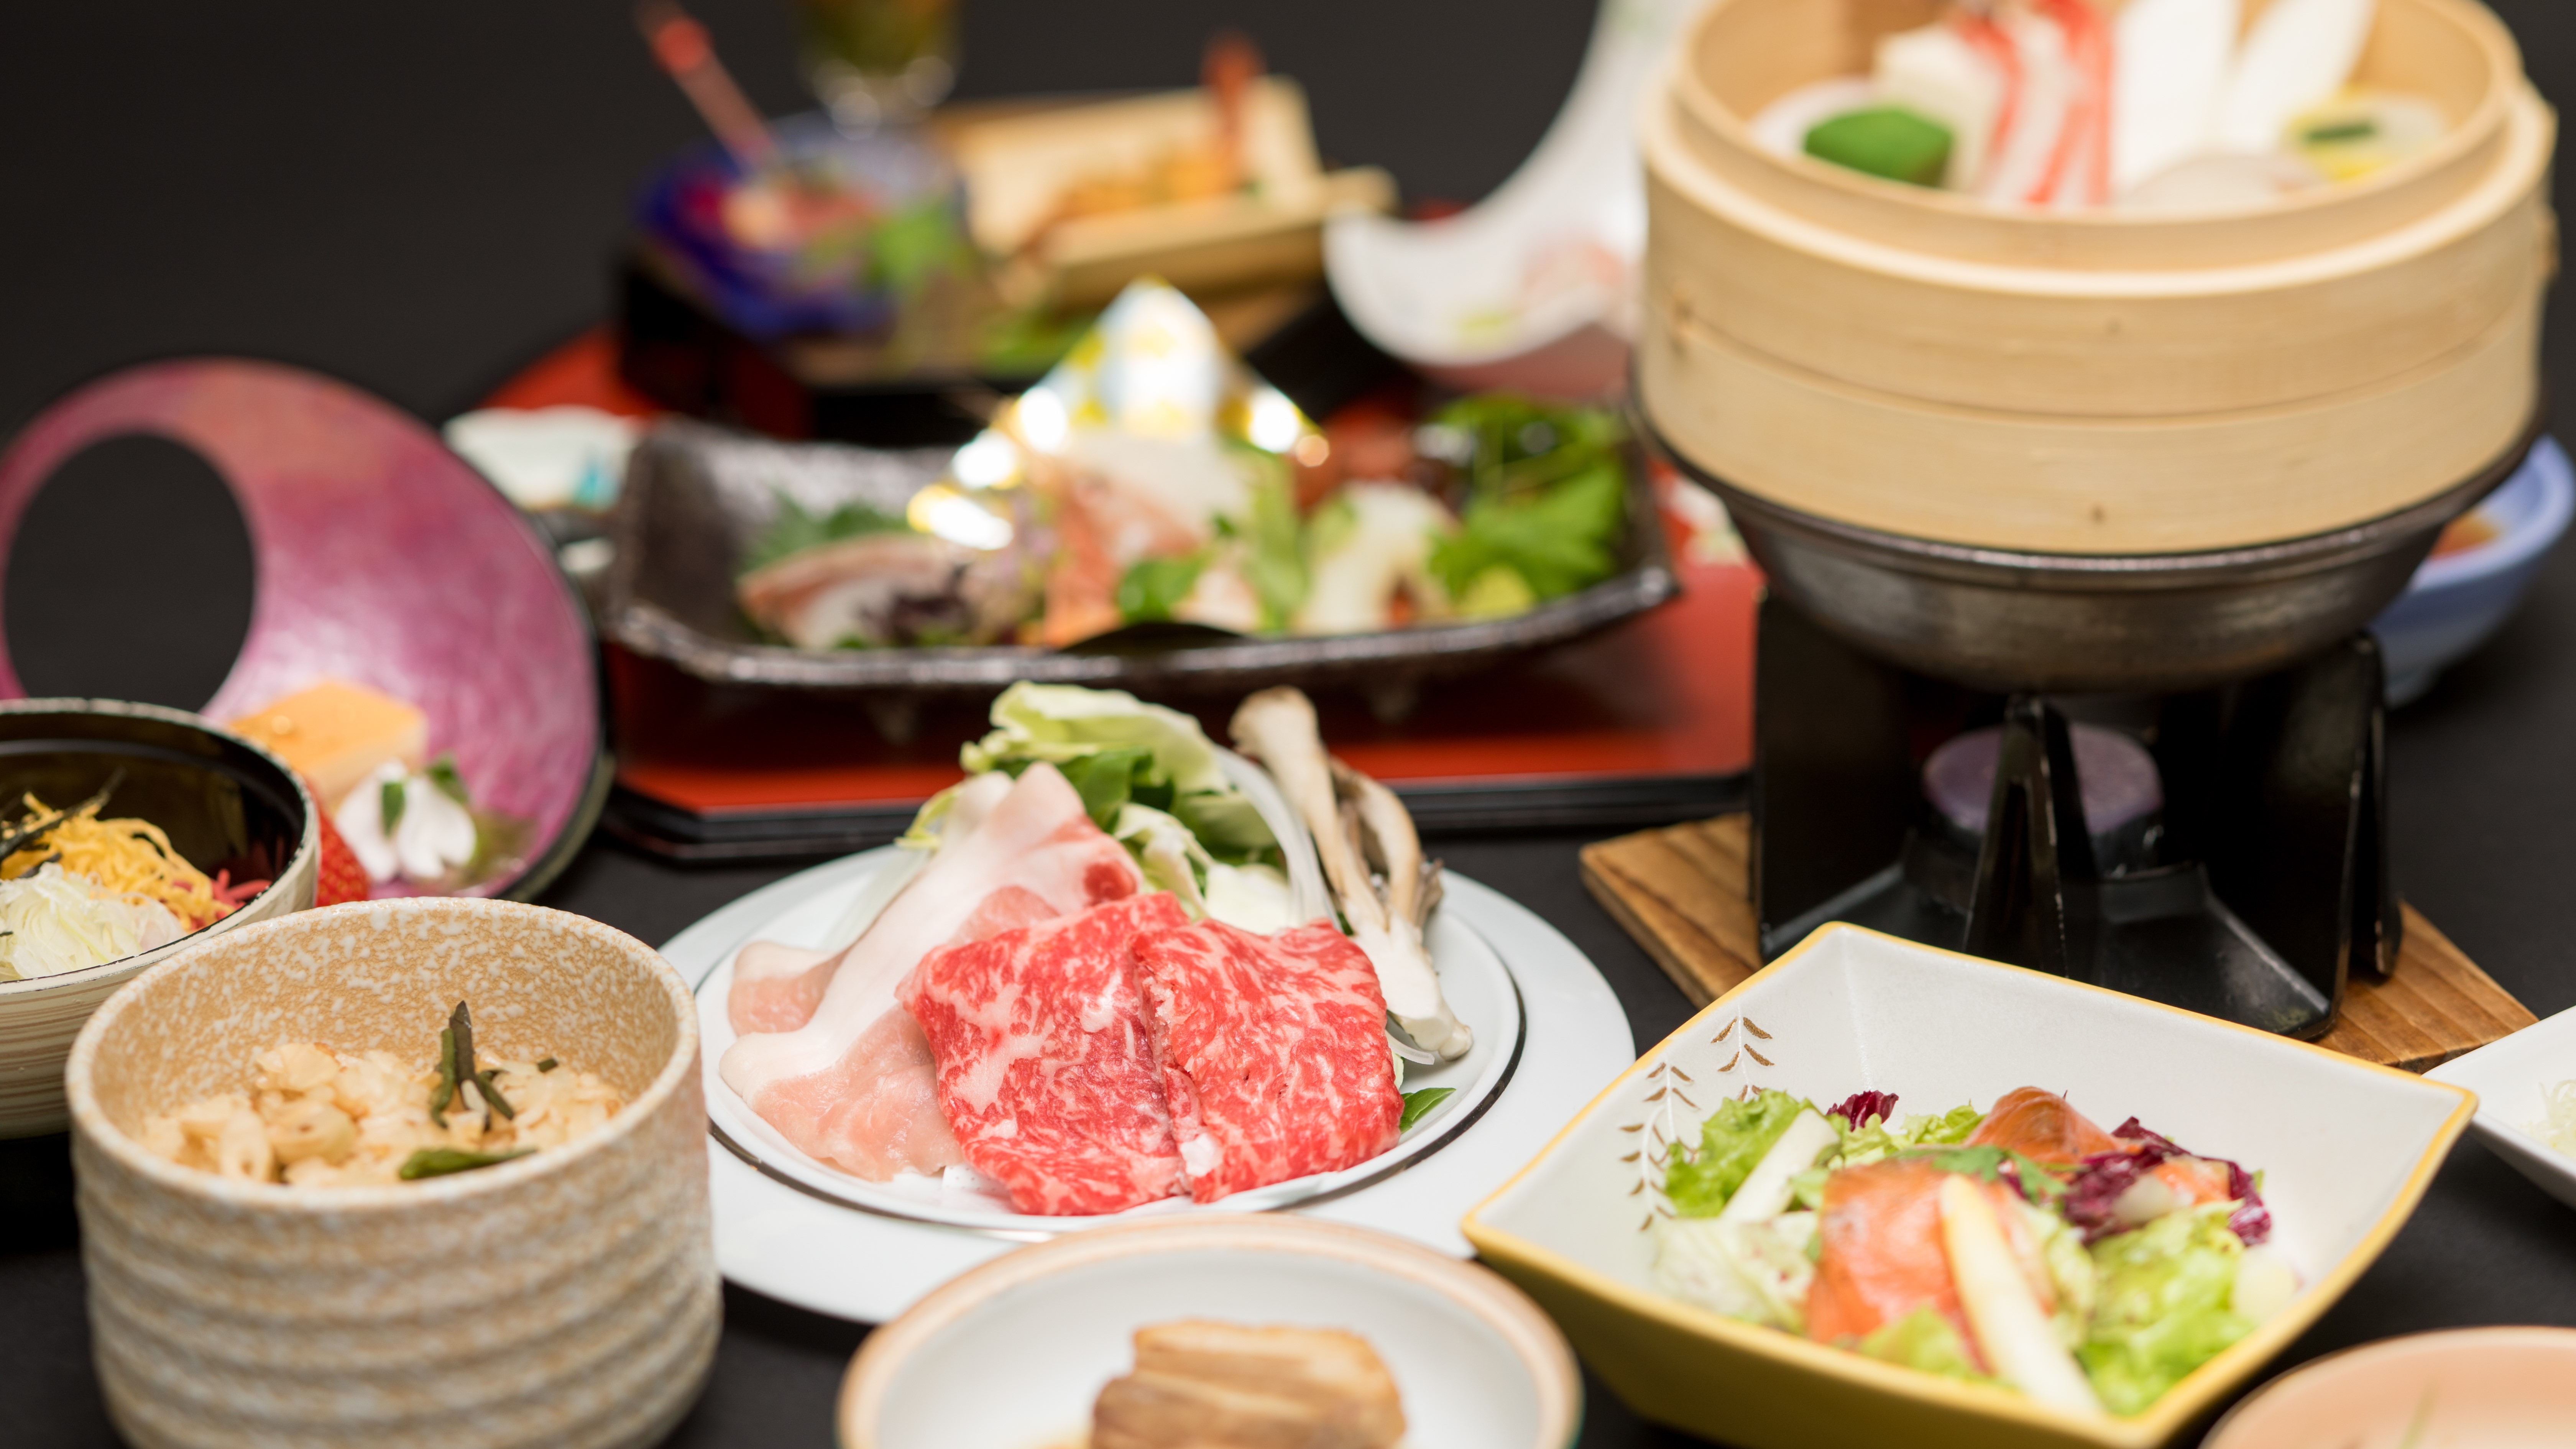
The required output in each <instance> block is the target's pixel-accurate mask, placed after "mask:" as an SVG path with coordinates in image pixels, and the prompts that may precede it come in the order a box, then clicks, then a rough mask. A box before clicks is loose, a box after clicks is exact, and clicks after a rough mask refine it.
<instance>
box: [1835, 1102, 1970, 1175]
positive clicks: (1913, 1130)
mask: <svg viewBox="0 0 2576 1449" xmlns="http://www.w3.org/2000/svg"><path fill="white" fill-rule="evenodd" d="M1829 1120H1831V1121H1833V1122H1834V1123H1835V1124H1836V1125H1837V1126H1840V1127H1841V1128H1842V1129H1843V1152H1842V1156H1841V1157H1840V1158H1837V1159H1836V1160H1835V1161H1834V1162H1833V1163H1832V1164H1830V1165H1832V1166H1835V1167H1867V1166H1869V1165H1870V1164H1871V1163H1873V1162H1883V1161H1885V1160H1887V1159H1888V1158H1891V1157H1894V1156H1895V1155H1896V1154H1898V1153H1900V1152H1903V1151H1905V1150H1906V1149H1907V1148H1910V1147H1934V1146H1946V1145H1949V1144H1951V1143H1957V1142H1965V1141H1967V1140H1968V1134H1969V1133H1971V1132H1974V1131H1976V1130H1977V1124H1978V1123H1980V1122H1982V1121H1984V1120H1986V1115H1985V1114H1984V1113H1983V1112H1980V1111H1978V1110H1977V1109H1976V1108H1974V1107H1968V1106H1960V1107H1953V1108H1951V1109H1950V1110H1949V1111H1947V1112H1943V1113H1940V1114H1938V1115H1934V1114H1932V1113H1928V1112H1926V1113H1916V1114H1915V1115H1913V1116H1910V1117H1907V1118H1905V1119H1904V1120H1903V1121H1902V1122H1896V1123H1891V1122H1884V1121H1879V1120H1875V1119H1873V1120H1872V1121H1871V1122H1870V1124H1869V1125H1868V1126H1866V1127H1859V1128H1854V1127H1852V1126H1850V1125H1849V1124H1847V1123H1845V1122H1843V1121H1842V1119H1841V1118H1839V1117H1837V1118H1832V1119H1829Z"/></svg>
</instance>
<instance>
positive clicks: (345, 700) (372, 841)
mask: <svg viewBox="0 0 2576 1449" xmlns="http://www.w3.org/2000/svg"><path fill="white" fill-rule="evenodd" d="M232 728H233V729H235V730H237V731H239V732H240V733H241V734H242V735H244V736H245V737H246V738H249V739H253V740H256V741H258V742H259V743H261V744H263V745H266V746H267V747H268V748H269V749H271V750H272V751H274V752H276V754H277V755H278V757H279V758H280V759H283V760H284V761H286V763H287V764H288V765H289V766H291V767H292V768H293V769H294V770H295V771H296V772H297V773H298V774H300V775H302V776H303V777H304V779H305V783H306V785H307V786H308V787H309V788H310V789H311V790H312V792H313V798H314V799H315V801H316V802H317V803H319V804H320V805H321V806H322V810H323V814H324V815H325V816H326V817H327V818H328V820H329V822H330V826H331V833H332V834H333V835H334V836H336V837H337V838H338V840H339V842H340V845H341V846H342V847H343V848H345V849H346V851H347V852H348V854H349V858H351V859H353V860H355V861H356V863H357V865H358V867H359V868H360V869H361V870H363V871H364V872H365V873H366V877H367V883H368V888H369V892H370V893H373V894H414V893H428V894H448V893H453V892H457V891H462V890H466V889H468V888H470V887H473V886H476V885H481V884H484V883H486V882H489V881H493V880H497V879H500V878H502V877H504V876H509V875H513V874H516V873H517V872H518V871H519V870H521V869H522V868H524V867H525V866H526V864H527V860H526V853H527V846H528V843H529V836H530V834H531V833H532V827H531V825H530V823H529V822H527V821H525V820H522V819H519V818H518V817H516V816H512V815H507V814H504V813H502V812H500V811H497V810H493V809H490V808H487V807H485V806H483V805H481V804H478V803H477V802H476V801H475V799H474V797H473V792H472V789H471V787H470V786H469V785H468V784H467V782H466V779H465V776H464V773H463V772H462V771H461V770H459V769H458V767H457V763H456V756H455V754H454V753H453V752H444V753H441V754H440V755H439V756H438V757H437V758H435V759H431V758H429V720H428V716H427V715H425V714H423V713H422V712H421V711H420V710H419V709H417V708H415V707H414V706H412V705H411V704H409V703H406V702H405V701H403V700H399V699H396V698H394V697H393V696H391V695H388V694H385V693H383V692H381V691H379V690H374V689H370V688H368V687H366V686H365V685H362V684H356V683H352V682H350V681H348V680H344V679H325V680H322V681H321V682H319V683H317V684H314V685H312V686H311V687H309V688H306V689H303V690H300V691H298V692H296V693H294V694H291V695H287V696H285V697H284V698H281V699H277V700H273V701H271V702H269V703H268V704H265V705H263V706H261V707H260V708H258V709H255V710H253V711H251V712H250V713H249V714H246V715H243V716H242V717H241V718H239V719H236V720H234V721H232ZM335 854H336V852H335ZM347 898H350V897H347V896H345V895H343V894H341V893H339V892H336V891H335V893H334V896H333V899H332V901H326V902H324V903H325V904H332V903H335V902H336V901H337V900H339V899H347Z"/></svg>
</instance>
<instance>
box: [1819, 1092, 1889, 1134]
mask: <svg viewBox="0 0 2576 1449" xmlns="http://www.w3.org/2000/svg"><path fill="white" fill-rule="evenodd" d="M1825 1115H1826V1116H1828V1117H1840V1118H1842V1119H1843V1121H1844V1123H1845V1124H1846V1125H1848V1126H1849V1127H1850V1128H1851V1129H1852V1130H1853V1131H1855V1132H1857V1131H1859V1130H1860V1129H1861V1128H1863V1127H1866V1126H1868V1125H1869V1119H1870V1118H1872V1117H1875V1118H1877V1119H1878V1120H1880V1121H1881V1122H1892V1121H1894V1120H1896V1094H1895V1093H1894V1092H1854V1093H1852V1094H1851V1096H1849V1097H1848V1098H1845V1099H1844V1100H1843V1101H1841V1102H1838V1103H1836V1104H1834V1105H1833V1106H1831V1107H1827V1108H1826V1109H1825Z"/></svg>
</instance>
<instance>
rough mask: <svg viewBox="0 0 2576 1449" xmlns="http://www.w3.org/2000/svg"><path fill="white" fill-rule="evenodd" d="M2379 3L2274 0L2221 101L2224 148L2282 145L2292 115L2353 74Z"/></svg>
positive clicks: (2241, 54) (2247, 40)
mask: <svg viewBox="0 0 2576 1449" xmlns="http://www.w3.org/2000/svg"><path fill="white" fill-rule="evenodd" d="M2378 9H2379V7H2378V0H2274V3H2273V5H2272V6H2271V8H2269V9H2267V10H2265V11H2264V12H2263V15H2262V18H2261V19H2259V20H2256V21H2255V22H2254V28H2253V30H2252V31H2250V32H2248V33H2247V35H2246V37H2245V45H2244V48H2243V49H2241V50H2239V51H2238V52H2237V55H2236V68H2235V70H2234V71H2233V73H2231V74H2230V75H2229V76H2228V79H2227V92H2226V94H2225V96H2223V97H2222V98H2221V99H2220V101H2219V108H2218V127H2217V133H2216V140H2217V143H2218V145H2219V146H2220V148H2222V149H2224V150H2229V151H2244V152H2249V153H2258V154H2259V153H2261V152H2266V151H2274V150H2278V149H2279V148H2280V145H2281V141H2282V138H2283V136H2284V134H2285V133H2286V132H2287V131H2288V130H2289V129H2290V122H2291V120H2292V119H2294V118H2295V117H2296V116H2297V115H2298V114H2299V113H2300V112H2301V111H2304V110H2306V109H2308V108H2309V107H2310V106H2315V105H2319V104H2322V103H2323V102H2325V101H2327V100H2328V99H2330V98H2332V97H2333V95H2334V93H2335V92H2336V91H2339V90H2341V89H2343V86H2344V82H2346V81H2348V80H2350V79H2351V78H2352V68H2353V67H2354V66H2355V65H2357V64H2359V63H2360V61H2361V52H2362V47H2363V46H2364V45H2366V44H2367V43H2368V42H2369V40H2370V27H2371V23H2372V21H2373V20H2375V19H2376V18H2377V16H2378Z"/></svg>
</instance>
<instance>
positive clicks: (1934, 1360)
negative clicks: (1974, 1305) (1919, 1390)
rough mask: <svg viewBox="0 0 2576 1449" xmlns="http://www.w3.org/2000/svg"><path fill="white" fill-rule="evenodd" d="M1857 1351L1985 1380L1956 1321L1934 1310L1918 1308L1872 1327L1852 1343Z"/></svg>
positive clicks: (1954, 1376) (1926, 1369) (1930, 1371)
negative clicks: (1865, 1334)
mask: <svg viewBox="0 0 2576 1449" xmlns="http://www.w3.org/2000/svg"><path fill="white" fill-rule="evenodd" d="M1854 1347H1856V1348H1857V1349H1858V1350H1859V1351H1860V1352H1862V1353H1864V1354H1867V1355H1868V1356H1869V1357H1871V1358H1874V1359H1878V1360H1880V1361H1881V1362H1884V1363H1894V1364H1903V1365H1904V1366H1906V1367H1907V1368H1910V1369H1921V1370H1922V1371H1923V1372H1925V1373H1927V1374H1939V1375H1941V1376H1942V1377H1943V1378H1949V1379H1967V1380H1969V1381H1971V1382H1976V1383H1984V1382H1988V1380H1987V1378H1986V1376H1985V1375H1984V1374H1981V1373H1979V1372H1977V1361H1976V1360H1975V1359H1974V1358H1972V1357H1970V1356H1969V1354H1968V1341H1967V1339H1965V1338H1964V1337H1962V1336H1961V1335H1960V1333H1959V1327H1958V1325H1957V1324H1955V1323H1952V1322H1951V1321H1950V1320H1949V1319H1947V1318H1944V1317H1943V1316H1941V1314H1940V1313H1939V1312H1938V1311H1937V1310H1934V1309H1930V1308H1917V1309H1915V1310H1914V1311H1913V1312H1911V1313H1909V1314H1907V1315H1905V1316H1904V1317H1903V1318H1899V1319H1896V1320H1894V1321H1893V1322H1889V1323H1882V1324H1880V1325H1879V1326H1878V1327H1877V1328H1875V1329H1872V1330H1871V1331H1870V1333H1869V1334H1868V1336H1866V1337H1864V1338H1863V1339H1861V1341H1860V1342H1859V1343H1858V1344H1856V1345H1854Z"/></svg>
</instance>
